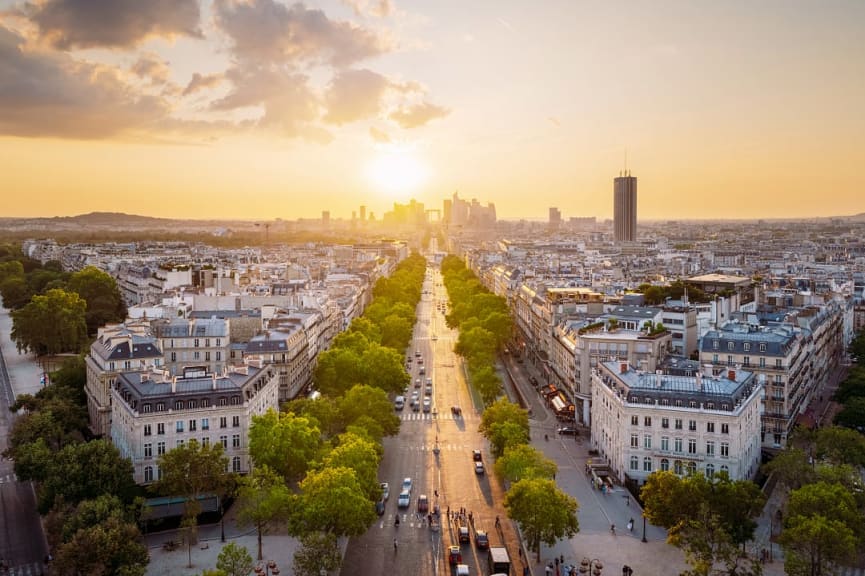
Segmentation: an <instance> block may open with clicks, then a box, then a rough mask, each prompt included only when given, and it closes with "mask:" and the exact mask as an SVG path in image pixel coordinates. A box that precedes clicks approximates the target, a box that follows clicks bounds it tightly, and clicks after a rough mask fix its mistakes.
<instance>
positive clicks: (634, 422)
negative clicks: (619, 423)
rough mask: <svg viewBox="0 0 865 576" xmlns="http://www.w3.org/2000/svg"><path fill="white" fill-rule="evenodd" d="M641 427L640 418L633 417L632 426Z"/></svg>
mask: <svg viewBox="0 0 865 576" xmlns="http://www.w3.org/2000/svg"><path fill="white" fill-rule="evenodd" d="M639 425H640V417H639V416H631V426H639Z"/></svg>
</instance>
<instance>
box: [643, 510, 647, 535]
mask: <svg viewBox="0 0 865 576" xmlns="http://www.w3.org/2000/svg"><path fill="white" fill-rule="evenodd" d="M643 542H648V540H646V513H645V512H643Z"/></svg>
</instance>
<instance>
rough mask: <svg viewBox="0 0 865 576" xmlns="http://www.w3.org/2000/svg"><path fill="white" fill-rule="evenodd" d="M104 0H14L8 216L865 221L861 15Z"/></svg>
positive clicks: (725, 7) (0, 37) (681, 7)
mask: <svg viewBox="0 0 865 576" xmlns="http://www.w3.org/2000/svg"><path fill="white" fill-rule="evenodd" d="M112 6H113V9H112V10H102V11H100V12H99V14H98V15H94V14H93V13H92V9H90V11H88V7H87V3H84V2H80V1H79V0H46V1H44V2H38V3H29V4H27V3H24V2H20V1H15V0H0V61H2V62H4V63H5V64H6V65H5V66H3V67H0V174H3V176H2V177H0V186H2V187H3V190H4V207H3V210H2V212H0V216H3V217H40V216H45V217H50V216H67V215H77V214H85V213H89V212H115V211H116V212H125V213H128V214H140V215H147V216H156V217H184V218H196V219H208V218H209V219H217V218H218V219H244V220H260V219H273V218H283V219H287V220H293V219H297V218H320V217H321V213H322V211H329V212H330V215H331V218H333V219H345V218H350V215H351V213H352V211H355V210H357V209H358V207H359V206H361V205H363V206H366V211H367V213H374V214H375V215H376V216H377V217H378V218H380V217H381V215H382V214H383V213H384V212H385V211H387V210H390V209H391V208H392V206H393V204H394V202H398V203H406V202H408V201H409V200H410V199H417V201H418V202H422V203H424V204H426V205H427V206H428V207H434V208H437V209H438V208H441V206H442V204H441V203H442V200H443V199H445V198H449V197H450V196H451V195H452V194H453V193H454V192H457V191H458V192H459V194H460V196H461V197H462V198H465V199H472V198H477V199H478V200H479V201H481V202H482V203H494V204H495V208H496V211H497V216H498V218H499V219H502V220H514V219H518V218H526V219H532V220H544V219H546V217H547V214H548V208H549V207H550V206H555V207H557V208H558V209H559V210H560V211H561V215H562V219H563V221H567V219H568V218H570V217H592V216H594V217H598V219H599V220H606V219H610V218H612V216H613V199H612V194H611V190H610V180H611V179H612V178H613V177H614V176H615V175H616V174H617V173H619V172H620V171H621V170H622V169H623V168H626V169H628V170H631V171H632V172H633V173H634V174H636V175H639V178H640V197H639V198H640V201H639V219H640V220H641V221H642V220H646V221H651V220H666V219H751V218H754V219H758V218H765V219H775V218H782V219H789V218H809V217H815V216H816V217H829V216H843V215H854V214H859V213H863V212H865V201H863V200H862V199H861V198H862V197H865V195H863V194H862V193H861V189H862V188H865V175H863V174H862V172H861V171H860V170H858V166H861V165H863V164H865V142H863V141H862V134H865V113H863V111H862V109H861V106H860V105H859V102H861V101H863V100H865V74H863V73H862V72H863V69H865V38H863V36H862V35H861V34H860V33H859V30H858V28H859V23H861V22H862V21H865V5H863V4H861V3H856V2H844V1H835V2H829V3H823V4H820V5H819V6H817V5H814V4H812V3H808V2H804V1H795V2H765V3H760V4H759V5H753V4H752V3H747V2H728V3H723V4H721V3H714V2H708V1H706V2H699V1H698V2H690V3H681V2H674V1H672V0H671V1H662V2H657V3H653V4H652V5H651V6H649V5H634V4H630V3H624V2H611V3H604V4H603V5H602V6H594V5H590V4H583V3H579V2H567V1H565V0H557V1H550V2H546V3H544V5H543V9H542V10H538V9H537V6H534V5H530V4H527V3H522V2H516V1H511V2H497V3H495V5H494V6H493V5H489V6H478V5H473V6H471V7H470V8H465V7H462V6H460V7H459V8H457V7H455V6H454V5H452V4H450V3H435V4H433V5H430V4H429V3H425V2H421V1H420V0H375V1H373V0H342V1H339V0H322V1H320V2H314V3H313V2H307V3H281V2H278V1H276V0H254V1H252V2H245V3H239V2H233V1H231V0H215V1H212V2H211V1H209V0H203V1H201V2H199V0H182V1H177V2H172V3H169V4H167V5H162V3H158V2H154V3H137V2H116V3H114V4H112ZM626 155H627V158H628V160H627V161H625V156H626ZM34 199H38V201H34Z"/></svg>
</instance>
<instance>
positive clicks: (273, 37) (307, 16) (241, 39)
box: [214, 0, 389, 67]
mask: <svg viewBox="0 0 865 576" xmlns="http://www.w3.org/2000/svg"><path fill="white" fill-rule="evenodd" d="M214 6H215V8H216V16H217V18H216V20H217V23H218V24H219V26H220V27H221V28H222V29H223V30H224V31H225V32H226V33H227V34H228V35H229V37H230V38H231V40H232V42H233V45H234V53H235V55H236V56H238V57H239V58H241V59H244V60H249V61H255V62H259V63H261V62H271V63H273V62H287V63H292V64H296V65H300V64H322V63H325V64H331V65H333V66H337V67H345V66H349V65H351V64H354V63H356V62H360V61H361V60H365V59H367V58H370V57H372V56H376V55H378V54H381V53H383V52H385V51H386V50H388V48H389V47H388V46H387V43H386V42H385V41H384V40H383V39H382V38H380V37H379V36H378V35H376V34H375V33H374V32H372V31H370V30H367V29H365V28H361V27H360V26H357V25H355V24H352V23H350V22H339V21H334V20H331V19H329V18H328V17H327V15H325V13H324V12H323V11H321V10H314V9H308V8H307V7H306V6H305V5H303V4H302V3H297V4H293V5H292V6H291V7H287V6H285V5H283V4H280V3H277V2H275V1H274V0H251V1H249V2H239V1H237V0H216V2H215V5H214Z"/></svg>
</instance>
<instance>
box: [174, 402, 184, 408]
mask: <svg viewBox="0 0 865 576" xmlns="http://www.w3.org/2000/svg"><path fill="white" fill-rule="evenodd" d="M174 409H175V410H183V402H181V401H180V400H178V401H177V402H175V403H174Z"/></svg>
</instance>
